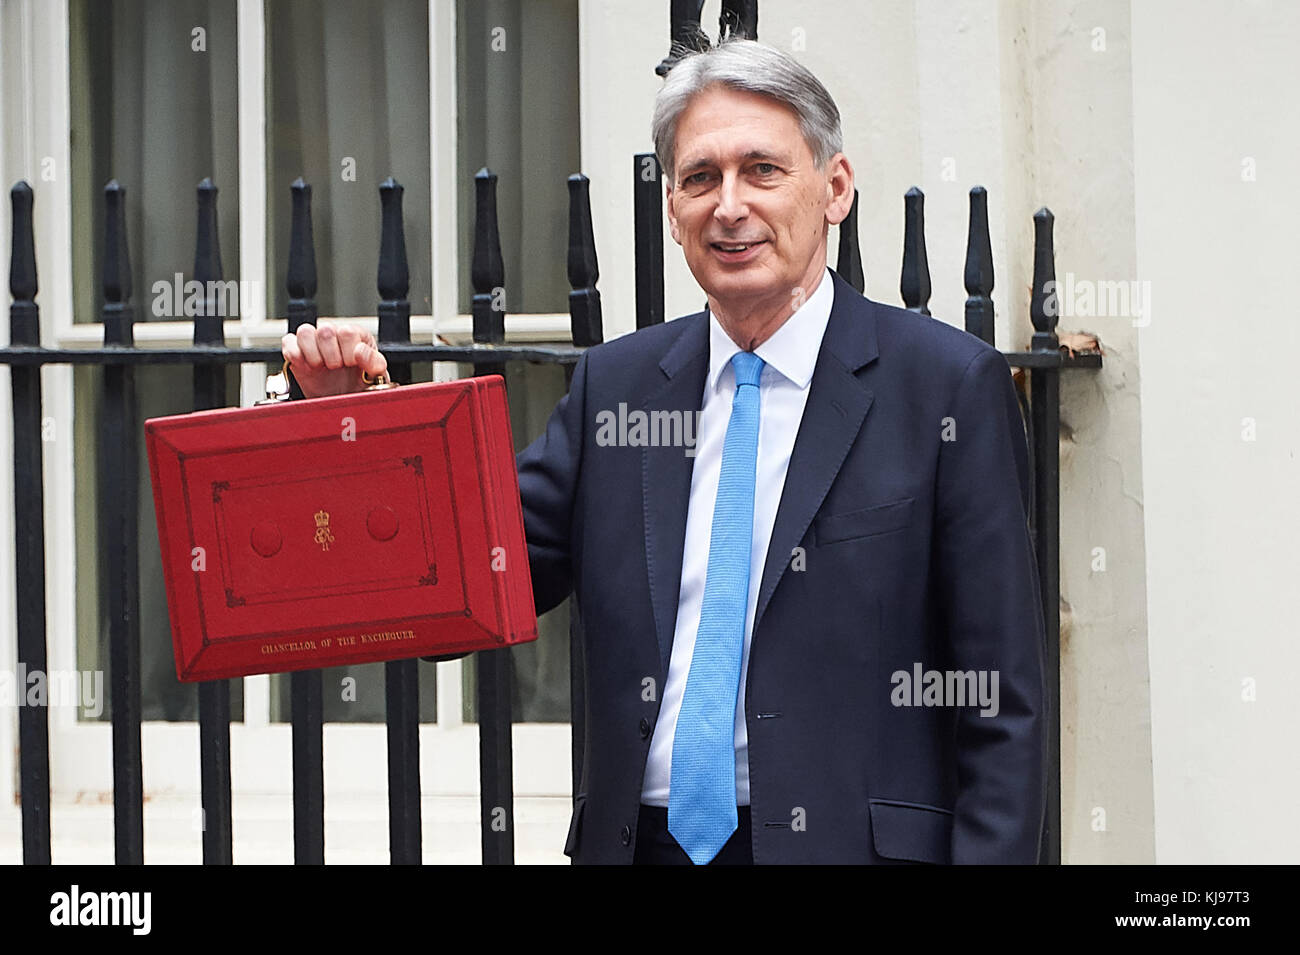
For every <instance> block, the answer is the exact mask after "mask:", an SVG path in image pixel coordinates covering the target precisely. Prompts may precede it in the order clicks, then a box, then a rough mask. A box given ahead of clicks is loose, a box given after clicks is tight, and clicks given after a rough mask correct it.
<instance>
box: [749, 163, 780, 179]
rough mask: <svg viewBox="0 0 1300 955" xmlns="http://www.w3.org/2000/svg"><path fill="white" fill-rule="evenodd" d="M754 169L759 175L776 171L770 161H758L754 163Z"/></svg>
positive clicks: (766, 174) (767, 174)
mask: <svg viewBox="0 0 1300 955" xmlns="http://www.w3.org/2000/svg"><path fill="white" fill-rule="evenodd" d="M754 171H755V172H756V173H758V174H759V175H760V176H770V175H772V173H774V172H776V166H775V165H774V164H773V163H770V162H760V163H755V164H754Z"/></svg>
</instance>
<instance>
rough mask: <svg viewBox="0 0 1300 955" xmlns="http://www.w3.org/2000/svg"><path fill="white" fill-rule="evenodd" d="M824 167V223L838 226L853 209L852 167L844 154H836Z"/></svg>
mask: <svg viewBox="0 0 1300 955" xmlns="http://www.w3.org/2000/svg"><path fill="white" fill-rule="evenodd" d="M826 167H827V168H826V199H827V202H826V221H827V222H829V223H830V224H831V225H839V224H840V223H841V222H843V221H844V219H845V218H846V217H847V216H848V214H849V211H850V210H851V209H852V208H853V166H851V165H850V164H849V158H848V157H847V156H845V155H844V153H836V154H835V155H834V156H832V157H831V159H830V162H828V163H827V164H826Z"/></svg>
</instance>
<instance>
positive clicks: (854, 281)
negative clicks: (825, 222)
mask: <svg viewBox="0 0 1300 955" xmlns="http://www.w3.org/2000/svg"><path fill="white" fill-rule="evenodd" d="M839 232H840V242H839V255H838V258H837V259H836V262H835V271H836V272H838V273H839V276H840V278H842V279H844V281H846V282H848V283H849V284H850V285H852V286H853V287H854V288H855V289H857V290H858V291H859V292H865V291H866V290H867V277H866V274H865V273H864V272H863V271H862V250H861V248H860V247H859V246H858V190H857V189H854V190H853V205H852V206H850V207H849V214H848V215H847V216H845V217H844V221H843V222H841V223H840V227H839Z"/></svg>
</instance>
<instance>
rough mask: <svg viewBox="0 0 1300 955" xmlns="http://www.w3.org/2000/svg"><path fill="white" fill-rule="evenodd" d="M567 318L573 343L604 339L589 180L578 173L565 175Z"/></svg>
mask: <svg viewBox="0 0 1300 955" xmlns="http://www.w3.org/2000/svg"><path fill="white" fill-rule="evenodd" d="M568 273H569V285H570V286H571V288H572V291H570V292H569V319H570V326H571V329H572V332H573V344H575V345H580V346H584V347H585V346H589V345H598V344H600V343H601V342H602V341H604V329H603V327H602V326H603V322H602V319H601V311H600V292H599V291H597V290H596V281H597V280H598V279H599V278H600V267H599V265H598V264H597V262H596V237H595V232H594V231H593V229H592V224H591V181H590V180H589V179H588V178H587V177H586V176H584V175H582V174H581V173H575V174H574V175H572V176H570V177H569V260H568Z"/></svg>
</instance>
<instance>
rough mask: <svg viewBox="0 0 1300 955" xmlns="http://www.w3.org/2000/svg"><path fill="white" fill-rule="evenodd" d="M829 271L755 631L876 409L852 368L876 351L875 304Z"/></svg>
mask: <svg viewBox="0 0 1300 955" xmlns="http://www.w3.org/2000/svg"><path fill="white" fill-rule="evenodd" d="M831 276H832V279H833V281H834V284H835V302H834V304H833V305H832V307H831V314H830V319H829V320H828V321H827V323H826V332H825V334H824V335H823V336H822V344H821V349H820V351H819V352H818V353H817V364H816V365H815V366H814V370H813V377H812V382H811V384H810V385H809V388H810V389H811V390H810V391H809V393H808V402H807V404H806V405H805V406H804V412H803V419H802V421H801V422H800V424H799V433H798V435H797V436H796V438H795V442H794V449H793V451H792V452H791V454H790V466H789V468H788V469H787V471H786V477H785V487H784V489H783V490H782V492H781V503H780V505H779V506H778V508H777V512H776V523H775V524H774V525H773V527H772V539H771V542H770V544H769V546H768V550H767V558H766V560H765V561H764V564H763V585H762V588H761V589H760V590H759V592H758V606H757V608H756V610H755V612H754V630H753V632H754V633H755V634H757V633H758V625H759V622H760V621H761V620H762V619H763V611H764V610H766V609H767V604H768V602H769V601H770V600H771V599H772V594H773V593H774V592H775V591H776V586H777V584H778V583H780V581H781V576H782V575H783V574H784V573H785V570H786V568H787V567H789V566H790V559H791V554H792V552H793V550H794V548H795V547H796V546H798V544H799V542H800V541H801V540H803V536H804V533H805V532H806V531H807V530H808V525H809V524H810V523H812V519H813V516H814V515H815V514H816V513H817V509H818V508H819V507H821V503H822V500H823V499H824V498H825V497H826V492H827V491H829V490H830V486H831V484H832V483H833V482H834V480H835V476H836V475H837V474H838V473H839V470H840V466H841V465H842V464H843V463H844V459H845V457H847V455H848V453H849V448H850V447H851V446H852V444H853V441H854V439H855V438H856V437H857V435H858V432H859V431H860V430H861V428H862V422H863V421H864V420H865V419H866V417H867V412H868V410H869V409H870V408H871V402H872V397H873V396H872V392H871V391H870V390H868V389H867V388H866V386H865V385H863V384H862V382H860V381H859V380H858V379H857V378H856V377H855V376H854V372H856V371H857V370H858V369H859V368H861V367H862V366H864V365H866V364H867V363H869V362H871V361H872V360H874V359H875V358H876V356H877V354H878V352H877V348H876V323H875V319H874V316H873V315H872V309H873V307H874V306H873V305H872V304H871V303H870V302H869V301H868V300H866V299H865V298H863V297H862V296H861V295H859V294H858V293H857V292H856V291H855V290H854V289H853V288H851V287H850V286H849V284H848V283H847V282H845V281H844V280H843V279H841V278H840V277H839V276H838V275H836V274H835V273H834V272H832V273H831ZM679 567H680V564H679Z"/></svg>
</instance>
